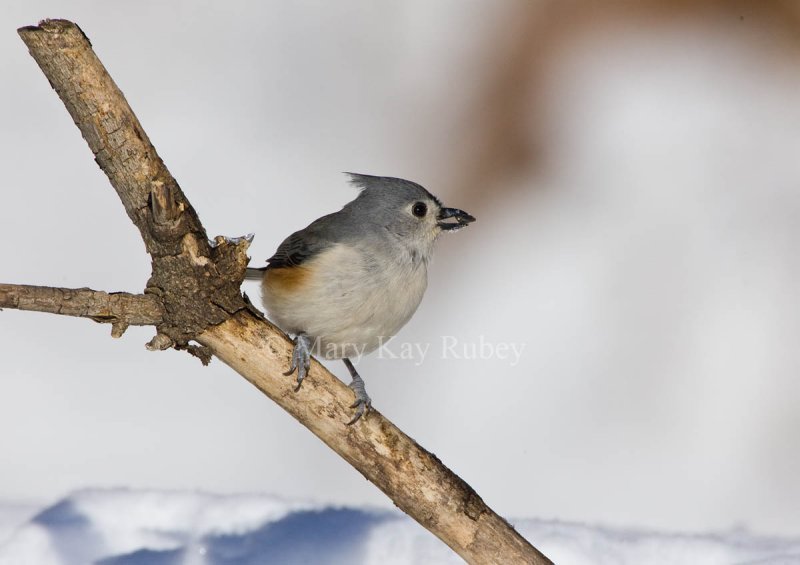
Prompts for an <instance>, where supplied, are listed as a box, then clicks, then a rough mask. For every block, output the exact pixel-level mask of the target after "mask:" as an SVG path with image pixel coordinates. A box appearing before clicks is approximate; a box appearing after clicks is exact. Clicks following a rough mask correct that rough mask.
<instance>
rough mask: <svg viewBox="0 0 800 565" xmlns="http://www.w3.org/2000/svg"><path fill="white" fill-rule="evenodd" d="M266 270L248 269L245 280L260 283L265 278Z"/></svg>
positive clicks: (262, 268)
mask: <svg viewBox="0 0 800 565" xmlns="http://www.w3.org/2000/svg"><path fill="white" fill-rule="evenodd" d="M266 270H267V268H266V267H259V268H257V269H256V268H255V267H247V271H246V272H245V275H244V280H246V281H260V280H261V279H262V278H264V271H266Z"/></svg>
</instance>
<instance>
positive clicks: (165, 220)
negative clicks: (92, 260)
mask: <svg viewBox="0 0 800 565" xmlns="http://www.w3.org/2000/svg"><path fill="white" fill-rule="evenodd" d="M18 32H19V35H20V37H21V38H22V40H23V41H24V42H25V44H26V45H27V47H28V50H29V51H30V53H31V55H32V56H33V58H34V59H35V60H36V62H37V63H38V65H39V67H40V68H41V69H42V72H43V73H44V74H45V76H46V77H47V79H48V80H49V81H50V84H51V86H52V87H53V89H54V90H55V91H56V93H57V94H58V95H59V97H60V98H61V100H62V102H63V103H64V106H65V107H66V109H67V111H68V112H69V113H70V115H71V116H72V118H73V120H74V122H75V124H76V125H77V126H78V128H79V129H80V131H81V134H82V135H83V137H84V139H85V140H86V142H87V143H88V145H89V148H90V149H91V151H92V154H93V155H94V156H95V160H96V161H97V164H98V165H99V166H100V168H101V169H102V170H103V172H104V173H105V174H106V175H107V176H108V179H109V181H110V182H111V185H112V186H113V187H114V189H115V190H116V192H117V195H118V196H119V198H120V200H121V201H122V204H123V206H124V208H125V211H126V212H127V214H128V217H129V218H130V219H131V221H132V222H133V224H134V225H135V226H136V227H137V228H138V229H139V233H140V235H141V237H142V241H143V242H144V245H145V249H146V251H147V253H148V254H149V255H150V257H151V259H152V272H151V276H150V279H149V280H148V281H147V284H146V286H145V290H144V292H143V293H142V294H129V293H106V292H103V291H97V290H91V289H65V288H50V287H35V286H27V285H12V284H0V308H3V307H5V308H15V309H19V310H34V311H40V312H50V313H54V314H62V315H69V316H81V317H85V318H90V319H92V320H95V321H98V322H104V323H110V324H111V325H112V335H114V336H115V337H119V336H121V335H122V334H123V332H124V331H125V329H126V328H127V327H128V326H130V325H148V326H154V327H155V328H156V331H157V333H156V335H155V337H154V338H153V339H152V340H150V342H149V343H148V344H147V348H148V349H150V350H164V349H169V348H171V347H172V348H176V349H183V350H186V351H188V352H189V353H191V354H193V355H195V356H197V357H199V358H200V359H201V361H203V362H204V363H207V362H208V361H209V360H210V359H211V356H212V355H214V356H216V357H218V358H219V359H220V360H221V361H222V362H224V363H226V364H227V365H229V366H230V367H232V368H233V369H234V370H235V371H237V372H238V373H239V374H240V375H242V376H243V377H244V378H246V379H247V380H248V381H250V382H251V383H252V384H253V385H254V386H256V387H257V388H258V389H259V390H260V391H261V392H263V393H264V394H266V395H267V396H269V397H270V398H271V399H272V400H274V401H275V402H276V403H277V404H278V405H280V406H281V407H282V408H283V409H284V410H286V411H287V412H289V413H290V414H291V415H292V416H293V417H294V418H296V419H297V420H298V421H299V422H300V423H301V424H303V425H304V426H306V427H307V428H308V429H309V430H311V432H313V433H314V434H316V435H317V436H318V437H319V438H320V439H321V440H322V441H323V442H325V443H326V444H327V445H328V446H329V447H330V448H331V449H333V450H334V451H336V452H337V453H338V454H339V455H340V456H341V457H343V458H344V459H345V460H346V461H348V462H349V463H350V464H351V465H353V466H354V467H355V468H356V469H357V470H358V471H359V472H360V473H361V474H363V475H364V476H365V477H366V478H367V479H368V480H369V481H371V482H372V483H373V484H375V485H376V486H377V487H378V488H380V489H381V490H382V491H383V492H384V493H386V494H387V495H388V496H389V497H390V498H391V499H392V500H393V501H394V503H395V504H396V505H397V506H398V507H399V508H400V509H402V510H403V511H405V512H406V513H407V514H409V515H410V516H411V517H412V518H414V519H415V520H417V521H418V522H419V523H420V524H422V525H423V526H424V527H425V528H427V529H428V530H430V531H431V532H432V533H434V534H435V535H436V536H438V537H439V538H440V539H441V540H442V541H444V542H445V543H446V544H448V545H449V546H450V547H451V548H452V549H453V550H454V551H456V552H457V553H458V554H459V555H461V556H462V557H463V558H464V559H465V560H467V561H468V562H470V563H487V564H488V563H493V564H495V563H496V564H510V563H514V564H516V563H531V564H546V563H550V561H549V560H548V559H547V558H546V557H545V556H544V555H542V554H541V553H540V552H539V551H537V550H536V549H535V548H534V547H533V546H532V545H531V544H530V543H529V542H528V541H527V540H525V539H524V538H523V537H522V536H520V535H519V534H518V533H517V532H516V531H515V530H514V528H513V527H511V526H510V525H509V524H508V522H506V521H505V520H504V519H503V518H501V517H500V516H498V515H497V514H496V513H495V512H494V511H492V510H491V508H489V507H488V506H487V505H486V504H485V503H484V502H483V500H482V499H481V498H480V496H478V494H477V493H476V492H475V491H474V490H473V489H472V488H471V487H470V486H469V485H467V484H466V483H465V482H464V481H463V480H461V479H460V478H459V477H458V476H457V475H456V474H455V473H453V472H452V471H451V470H450V469H448V468H447V467H445V466H444V465H443V464H442V462H441V461H439V459H438V458H437V457H436V456H435V455H433V454H431V453H429V452H428V451H426V450H425V449H423V448H422V447H420V446H419V445H418V444H417V443H416V442H415V441H414V440H413V439H411V438H410V437H408V436H407V435H406V434H404V433H403V432H402V431H401V430H400V429H398V428H397V427H396V426H395V425H394V424H392V423H391V422H389V421H388V420H387V419H386V418H384V417H383V416H382V415H381V414H380V413H379V412H378V411H376V410H372V411H371V412H370V414H369V416H368V417H366V418H363V419H362V420H361V421H359V422H358V423H357V424H356V425H354V426H352V427H347V426H345V425H344V423H345V422H347V420H348V419H349V415H350V413H349V405H350V404H351V403H352V391H351V390H350V389H349V388H347V386H345V385H344V384H343V383H342V382H341V381H339V380H338V379H337V378H336V377H334V376H333V375H332V374H331V373H329V372H328V371H327V370H326V369H325V368H324V367H323V366H322V365H320V364H319V363H318V362H317V361H316V360H313V361H312V364H311V369H310V371H309V376H308V377H307V379H306V381H305V382H306V386H304V387H303V389H301V390H300V391H299V392H297V393H294V392H293V391H292V389H293V383H292V381H291V379H286V378H285V377H284V376H283V375H282V372H283V370H284V369H285V368H286V367H287V366H288V360H289V359H290V355H291V347H292V344H291V341H289V339H288V338H287V336H286V335H285V334H284V333H283V332H281V331H280V330H279V329H278V328H276V327H275V326H274V325H273V324H271V323H270V322H269V321H267V320H265V319H264V317H263V315H261V313H260V312H258V311H257V310H256V309H255V308H253V307H252V305H251V304H250V303H249V301H248V300H247V297H246V296H245V295H243V294H242V293H241V290H240V286H241V283H242V280H243V279H244V273H245V269H246V267H247V263H248V260H249V258H248V257H247V249H248V247H249V245H250V242H251V241H252V235H250V236H245V237H242V238H225V237H217V238H215V239H214V240H213V241H210V240H209V239H208V236H207V234H206V231H205V229H204V228H203V225H202V223H201V222H200V219H199V217H198V215H197V213H196V212H195V210H194V208H193V207H192V206H191V204H190V203H189V201H188V199H187V198H186V195H185V194H184V193H183V191H182V190H181V188H180V186H179V185H178V183H177V182H176V181H175V179H174V178H173V177H172V175H171V174H170V173H169V171H168V170H167V168H166V166H165V165H164V163H163V161H162V160H161V158H160V157H159V156H158V154H157V152H156V150H155V148H154V147H153V145H152V144H151V143H150V140H149V138H148V137H147V134H146V133H145V132H144V129H143V128H142V126H141V124H140V123H139V120H138V119H137V118H136V116H135V115H134V113H133V111H132V110H131V108H130V106H129V105H128V102H127V101H126V100H125V97H124V96H123V94H122V92H121V91H120V90H119V88H118V87H117V85H116V84H115V83H114V81H113V80H112V79H111V77H110V76H109V74H108V72H107V71H106V69H105V67H104V66H103V65H102V63H101V62H100V60H99V59H98V58H97V56H96V55H95V53H94V51H93V50H92V46H91V43H90V42H89V40H88V39H87V37H86V36H85V35H84V33H83V32H82V31H81V29H80V28H79V27H78V26H77V25H75V24H74V23H72V22H69V21H67V20H44V21H42V22H40V24H39V25H38V26H28V27H23V28H21V29H19V30H18ZM310 535H313V532H312V533H310Z"/></svg>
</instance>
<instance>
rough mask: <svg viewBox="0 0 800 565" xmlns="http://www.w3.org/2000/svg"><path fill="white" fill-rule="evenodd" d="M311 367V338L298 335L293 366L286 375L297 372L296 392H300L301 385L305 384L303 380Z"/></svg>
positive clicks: (293, 355)
mask: <svg viewBox="0 0 800 565" xmlns="http://www.w3.org/2000/svg"><path fill="white" fill-rule="evenodd" d="M309 367H311V338H309V337H308V336H307V335H306V334H297V337H295V338H294V349H293V350H292V364H291V365H290V366H289V370H288V371H286V372H285V373H284V375H286V376H287V377H288V376H289V375H291V374H292V373H294V372H295V370H296V371H297V386H296V387H295V388H294V391H295V392H297V391H298V390H300V385H302V384H303V379H305V378H306V375H307V374H308V369H309Z"/></svg>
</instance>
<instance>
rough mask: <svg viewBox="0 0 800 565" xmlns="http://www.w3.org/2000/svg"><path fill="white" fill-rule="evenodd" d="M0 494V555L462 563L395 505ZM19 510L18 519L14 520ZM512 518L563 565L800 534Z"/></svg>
mask: <svg viewBox="0 0 800 565" xmlns="http://www.w3.org/2000/svg"><path fill="white" fill-rule="evenodd" d="M29 513H30V508H29V507H27V506H26V507H24V511H23V507H22V506H20V505H11V504H0V516H2V517H3V518H4V519H3V520H0V524H7V523H8V518H9V517H11V516H17V517H18V518H22V520H23V521H22V522H21V523H19V524H18V527H17V528H16V529H14V530H13V531H11V532H7V533H6V535H2V534H3V530H2V529H0V540H5V541H0V565H29V564H30V565H73V564H74V565H78V564H85V563H96V564H98V565H144V564H147V565H218V564H219V565H221V564H232V563H236V564H241V565H249V564H258V563H280V564H286V565H292V564H299V563H322V564H339V563H341V564H345V563H346V564H359V563H363V564H373V563H374V564H386V565H402V564H415V563H461V560H460V559H459V558H458V557H457V556H456V555H455V554H454V553H453V552H452V551H450V550H449V549H448V548H447V547H445V546H444V544H442V543H441V542H439V541H438V540H437V539H436V538H434V537H433V535H431V534H430V533H429V532H427V531H425V530H424V529H422V528H421V527H420V526H418V525H417V524H416V523H414V522H413V521H412V520H411V519H409V518H408V517H406V516H404V515H403V514H401V513H400V512H398V511H390V510H378V509H370V508H355V507H333V506H325V505H320V504H314V503H311V502H304V501H295V500H285V499H282V498H280V497H277V496H270V495H224V496H223V495H214V494H206V493H196V492H180V491H150V490H127V489H124V490H123V489H111V490H108V489H105V490H100V489H92V490H83V491H80V492H76V493H74V494H72V495H70V496H68V497H66V498H64V499H62V500H60V501H58V502H56V503H55V504H53V505H51V506H49V507H46V508H44V509H43V510H41V511H40V512H38V513H36V514H35V515H33V516H32V517H27V515H28V514H29ZM23 517H24V518H23ZM514 524H515V527H516V528H517V529H518V530H519V531H520V533H522V534H523V535H524V536H525V537H526V538H528V539H529V540H531V541H532V542H533V543H534V544H535V545H536V546H537V547H539V549H541V550H542V551H543V552H544V553H545V554H546V555H548V556H549V557H550V558H551V559H552V560H554V561H555V562H556V563H559V564H560V565H584V564H586V565H588V564H599V565H603V564H609V565H611V564H614V565H625V564H629V563H630V564H634V563H635V564H640V565H644V564H665V565H666V564H673V563H674V564H678V563H681V564H683V563H691V564H696V565H706V564H707V565H717V564H718V565H723V564H724V565H734V564H736V565H745V564H749V565H756V564H759V565H780V564H789V563H800V538H796V539H789V538H768V537H761V536H756V535H752V534H749V533H747V532H745V531H736V530H733V531H729V532H725V533H720V534H679V533H661V532H654V531H637V530H624V529H611V528H606V527H598V526H590V525H585V524H577V523H567V522H560V521H548V520H535V519H527V520H517V521H514Z"/></svg>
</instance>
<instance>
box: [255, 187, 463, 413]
mask: <svg viewBox="0 0 800 565" xmlns="http://www.w3.org/2000/svg"><path fill="white" fill-rule="evenodd" d="M346 174H347V175H349V177H350V182H351V183H352V184H353V185H354V186H355V187H356V188H357V189H358V190H359V193H358V196H357V197H356V198H355V199H354V200H352V201H351V202H349V203H347V204H346V205H345V206H344V207H343V208H342V209H341V210H339V211H338V212H334V213H332V214H328V215H326V216H322V217H321V218H318V219H317V220H314V221H313V222H311V223H310V224H309V225H308V226H307V227H305V228H303V229H301V230H299V231H296V232H294V233H293V234H291V235H290V236H289V237H287V238H286V239H285V240H284V241H283V242H282V243H281V244H280V245H279V246H278V249H277V251H275V253H274V254H273V255H272V257H270V258H269V259H267V264H266V266H264V267H258V268H255V267H248V268H247V272H246V278H247V279H250V280H259V281H261V299H262V302H263V305H264V308H265V309H266V311H267V316H268V318H269V319H271V320H272V321H273V322H274V323H275V324H277V326H278V327H279V328H281V329H282V330H283V331H284V332H286V333H288V334H290V335H294V336H295V337H294V339H293V346H294V347H293V350H292V356H291V361H290V365H289V369H288V371H286V372H285V373H284V375H286V376H289V375H291V374H292V373H294V372H295V371H296V372H297V381H296V382H297V385H296V387H295V391H297V390H299V389H300V386H301V385H302V383H303V379H305V377H306V375H307V373H308V370H309V367H310V364H311V355H312V352H313V354H314V355H315V356H317V357H322V358H325V359H341V360H342V361H343V362H344V364H345V366H346V367H347V369H348V371H349V373H350V376H351V379H352V380H351V382H350V384H349V387H350V388H351V389H352V390H353V392H354V394H355V402H354V403H353V404H352V405H351V406H350V408H352V409H355V414H354V416H353V418H352V419H351V420H350V421H349V422H347V424H348V425H352V424H354V423H355V422H357V421H358V420H359V419H360V418H361V417H362V416H363V415H364V414H365V413H367V412H369V410H370V409H371V408H372V399H371V398H370V397H369V395H368V394H367V391H366V387H365V385H364V380H363V379H362V378H361V376H360V375H359V374H358V372H357V371H356V369H355V366H354V365H353V363H352V361H351V358H354V357H359V358H360V356H362V355H366V354H367V353H370V352H372V351H374V350H375V349H377V348H378V347H379V346H381V344H383V343H385V342H386V341H387V340H388V339H389V338H391V337H392V336H394V335H395V334H396V333H397V332H398V331H399V330H400V328H402V327H403V326H404V325H405V324H406V322H408V321H409V319H411V317H412V316H413V315H414V313H415V312H416V310H417V307H418V306H419V304H420V301H421V300H422V297H423V295H424V294H425V289H426V288H427V285H428V263H429V261H430V260H431V256H432V253H433V248H434V243H435V241H436V240H437V238H438V237H439V235H441V234H442V233H447V232H455V231H457V230H459V229H461V228H463V227H465V226H466V225H468V224H470V223H472V222H474V221H475V218H474V217H473V216H471V215H470V214H468V213H467V212H464V211H463V210H459V209H458V208H447V207H445V206H444V205H443V204H442V202H441V201H440V200H439V199H438V198H437V197H436V196H434V195H433V194H431V193H430V192H428V190H427V189H425V188H424V187H422V186H421V185H419V184H417V183H415V182H411V181H409V180H404V179H401V178H395V177H382V176H373V175H365V174H359V173H346Z"/></svg>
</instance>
